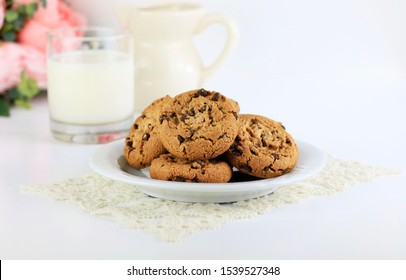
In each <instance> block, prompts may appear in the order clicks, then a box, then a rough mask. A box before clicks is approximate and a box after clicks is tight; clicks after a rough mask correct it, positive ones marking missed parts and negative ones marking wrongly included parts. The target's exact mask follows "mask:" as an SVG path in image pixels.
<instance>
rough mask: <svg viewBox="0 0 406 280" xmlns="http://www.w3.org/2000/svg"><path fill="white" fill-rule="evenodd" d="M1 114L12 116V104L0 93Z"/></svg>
mask: <svg viewBox="0 0 406 280" xmlns="http://www.w3.org/2000/svg"><path fill="white" fill-rule="evenodd" d="M0 116H3V117H9V116H10V104H9V103H8V101H7V99H6V97H5V96H4V95H0Z"/></svg>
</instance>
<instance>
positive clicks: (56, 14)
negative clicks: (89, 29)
mask: <svg viewBox="0 0 406 280" xmlns="http://www.w3.org/2000/svg"><path fill="white" fill-rule="evenodd" d="M0 1H1V0H0ZM17 2H18V3H27V2H28V3H29V2H32V0H31V1H30V0H18V1H17ZM39 6H40V8H39V9H38V11H37V12H36V13H35V15H34V18H33V19H32V20H28V21H27V22H26V24H25V25H24V27H23V29H22V30H21V31H20V32H19V34H18V36H17V40H18V42H20V43H21V44H25V45H30V46H33V47H34V48H36V49H38V50H40V51H42V52H44V53H45V50H46V33H47V32H48V31H50V30H52V29H55V28H60V27H70V26H83V25H85V24H86V19H85V17H84V16H82V15H81V14H79V13H76V12H74V11H73V10H72V9H71V8H70V7H69V6H67V5H66V4H65V3H64V2H63V1H61V0H47V7H46V8H43V7H42V6H41V5H39Z"/></svg>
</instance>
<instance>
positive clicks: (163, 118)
mask: <svg viewBox="0 0 406 280" xmlns="http://www.w3.org/2000/svg"><path fill="white" fill-rule="evenodd" d="M164 120H168V119H167V118H166V115H160V116H159V123H160V124H162V123H163V122H164Z"/></svg>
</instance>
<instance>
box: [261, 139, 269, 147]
mask: <svg viewBox="0 0 406 280" xmlns="http://www.w3.org/2000/svg"><path fill="white" fill-rule="evenodd" d="M261 143H262V147H266V146H268V145H267V144H266V141H265V138H263V137H262V138H261Z"/></svg>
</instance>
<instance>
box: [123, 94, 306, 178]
mask: <svg viewBox="0 0 406 280" xmlns="http://www.w3.org/2000/svg"><path fill="white" fill-rule="evenodd" d="M239 111H240V107H239V105H238V103H237V102H235V101H234V100H232V99H229V98H226V97H225V96H224V95H222V94H220V93H219V92H216V91H207V90H205V89H198V90H191V91H188V92H184V93H181V94H179V95H177V96H175V97H174V98H171V97H169V96H166V97H163V98H160V99H158V100H156V101H154V102H153V103H152V104H151V105H150V106H148V107H147V108H146V109H145V110H144V111H143V112H142V115H141V116H140V117H138V118H137V119H136V120H135V122H134V124H133V126H132V127H131V129H130V133H129V136H128V137H127V138H126V140H125V146H124V156H125V158H126V159H127V161H128V164H129V165H131V166H132V167H134V168H137V169H141V168H144V167H147V166H150V176H151V178H154V179H160V180H167V181H181V182H205V183H226V182H228V181H229V180H230V179H231V177H232V174H233V172H232V166H234V167H236V168H237V169H238V170H239V171H241V172H243V173H246V174H249V175H252V176H256V177H260V178H272V177H276V176H280V175H283V174H285V173H288V172H290V171H291V170H292V169H293V167H294V166H295V165H296V162H297V159H298V150H297V146H296V144H295V142H294V140H293V138H292V137H291V136H290V135H289V134H288V133H287V132H286V130H285V128H284V127H283V125H282V124H280V123H278V122H275V121H273V120H271V119H269V118H266V117H263V116H258V115H244V114H240V115H239V114H238V113H239Z"/></svg>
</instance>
